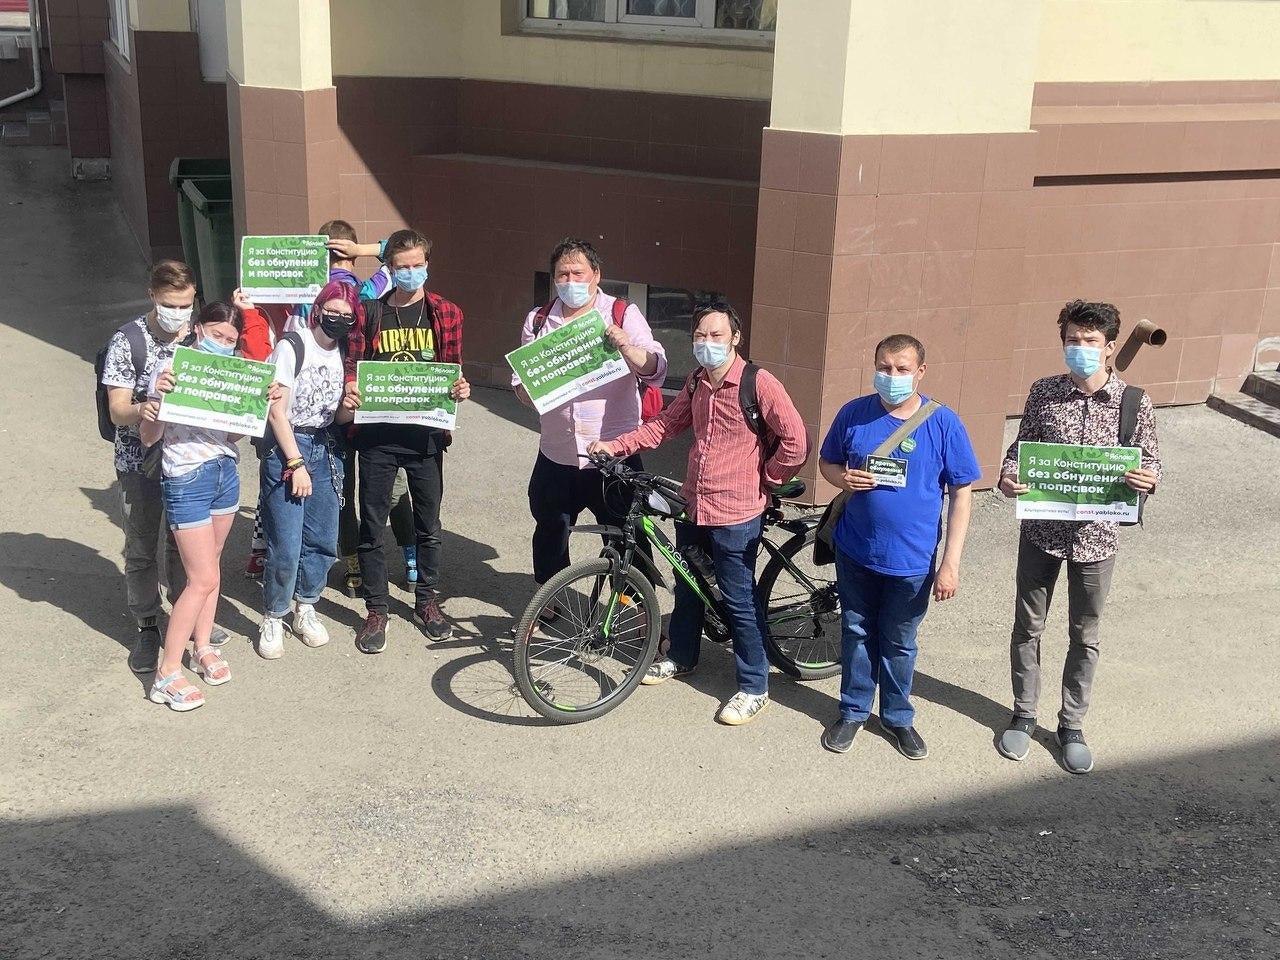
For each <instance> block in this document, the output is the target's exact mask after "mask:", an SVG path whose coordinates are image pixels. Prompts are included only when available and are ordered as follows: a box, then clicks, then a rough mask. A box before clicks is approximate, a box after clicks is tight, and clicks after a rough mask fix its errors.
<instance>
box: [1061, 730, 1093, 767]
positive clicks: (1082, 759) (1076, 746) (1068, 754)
mask: <svg viewBox="0 0 1280 960" xmlns="http://www.w3.org/2000/svg"><path fill="white" fill-rule="evenodd" d="M1058 745H1059V746H1060V747H1062V766H1063V767H1065V768H1066V771H1067V773H1088V772H1089V771H1090V770H1092V769H1093V754H1092V753H1091V752H1090V751H1089V745H1088V744H1087V743H1085V742H1084V732H1083V731H1080V730H1068V729H1067V728H1065V727H1059V728H1058Z"/></svg>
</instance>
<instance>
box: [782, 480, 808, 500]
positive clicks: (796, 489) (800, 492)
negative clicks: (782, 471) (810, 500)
mask: <svg viewBox="0 0 1280 960" xmlns="http://www.w3.org/2000/svg"><path fill="white" fill-rule="evenodd" d="M807 489H809V488H808V487H807V486H806V485H805V482H804V481H803V480H792V481H791V482H790V483H784V484H783V485H782V486H780V487H775V488H774V490H773V497H774V499H775V500H795V499H796V498H797V497H803V496H804V492H805V491H806V490H807Z"/></svg>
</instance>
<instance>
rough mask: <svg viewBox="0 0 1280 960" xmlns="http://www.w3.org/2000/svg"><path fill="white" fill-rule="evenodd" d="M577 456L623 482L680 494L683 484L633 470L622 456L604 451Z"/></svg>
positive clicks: (654, 474)
mask: <svg viewBox="0 0 1280 960" xmlns="http://www.w3.org/2000/svg"><path fill="white" fill-rule="evenodd" d="M579 456H581V457H583V458H584V459H586V460H588V461H590V463H591V465H592V466H593V467H595V468H596V469H597V470H599V471H600V472H601V473H602V474H604V475H605V476H606V477H613V478H614V479H616V480H621V481H623V482H624V483H634V484H639V485H641V486H645V487H651V488H657V489H659V490H662V491H664V492H666V493H670V494H674V495H676V496H680V492H681V490H682V489H683V485H682V484H681V483H680V482H679V481H677V480H672V479H670V478H669V477H661V476H658V475H657V474H656V473H646V472H645V471H643V470H633V469H632V468H631V467H629V466H627V464H626V462H625V460H624V459H623V458H622V457H614V456H610V455H608V454H605V453H588V454H579Z"/></svg>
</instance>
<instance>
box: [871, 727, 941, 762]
mask: <svg viewBox="0 0 1280 960" xmlns="http://www.w3.org/2000/svg"><path fill="white" fill-rule="evenodd" d="M880 726H881V727H882V728H883V729H884V732H885V733H887V734H888V735H889V740H890V742H891V743H892V744H893V745H894V746H895V747H897V748H898V752H899V753H900V754H902V755H903V756H904V757H906V758H907V759H908V760H923V759H924V758H925V757H927V756H928V755H929V748H928V747H927V746H925V742H924V738H923V737H921V736H920V734H918V733H916V728H915V727H891V726H889V724H887V723H881V724H880Z"/></svg>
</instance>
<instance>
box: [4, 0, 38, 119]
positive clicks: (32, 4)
mask: <svg viewBox="0 0 1280 960" xmlns="http://www.w3.org/2000/svg"><path fill="white" fill-rule="evenodd" d="M27 12H28V14H29V16H30V17H31V71H32V86H31V88H30V89H28V90H23V91H22V92H21V93H15V94H14V95H13V96H11V97H5V98H4V99H3V100H0V109H2V108H4V107H7V106H9V105H10V104H14V103H21V102H22V101H23V100H29V99H31V98H32V97H34V96H35V95H36V94H38V93H39V92H40V91H41V90H42V89H44V77H43V76H42V75H41V72H40V11H39V10H37V9H36V0H27Z"/></svg>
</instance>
